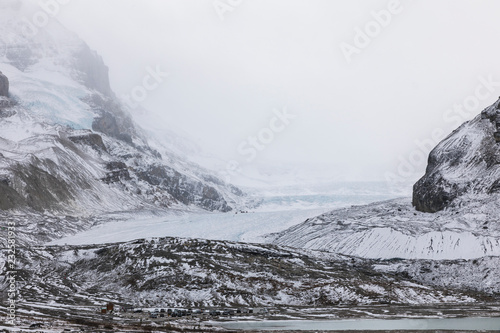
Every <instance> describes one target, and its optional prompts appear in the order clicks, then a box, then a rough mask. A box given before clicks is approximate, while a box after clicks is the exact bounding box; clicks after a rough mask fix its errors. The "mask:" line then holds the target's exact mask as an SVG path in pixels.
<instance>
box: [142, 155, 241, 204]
mask: <svg viewBox="0 0 500 333" xmlns="http://www.w3.org/2000/svg"><path fill="white" fill-rule="evenodd" d="M137 176H138V177H139V179H140V180H143V181H145V182H147V183H149V184H151V185H153V186H156V187H158V188H160V189H162V190H164V191H166V192H167V193H169V194H170V195H172V197H173V198H174V199H176V200H177V201H179V202H181V203H183V204H185V205H197V206H200V207H202V208H204V209H207V210H210V211H216V210H218V211H221V212H229V211H231V210H232V208H231V207H230V206H229V205H228V204H227V202H226V200H225V199H224V197H223V196H222V194H220V193H219V192H218V191H217V190H216V189H215V188H213V187H211V186H209V185H206V184H203V183H202V182H200V181H196V180H194V179H190V178H188V177H186V176H185V175H183V174H181V173H179V172H177V171H175V170H174V169H172V168H170V167H167V166H164V165H151V166H149V167H148V168H147V169H146V170H143V171H139V172H137Z"/></svg>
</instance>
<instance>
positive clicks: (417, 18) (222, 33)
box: [57, 0, 500, 182]
mask: <svg viewBox="0 0 500 333" xmlns="http://www.w3.org/2000/svg"><path fill="white" fill-rule="evenodd" d="M231 3H232V5H231V6H229V7H228V6H227V5H226V6H225V7H224V6H223V5H221V1H213V0H206V1H205V0H200V1H182V0H178V1H175V0H170V1H160V0H152V1H147V2H137V1H131V0H109V1H97V0H73V1H71V2H70V3H68V4H66V5H61V8H60V11H59V12H58V13H57V18H58V19H59V20H61V21H62V22H63V23H64V24H65V25H66V26H68V27H69V28H70V29H71V30H73V31H75V32H76V33H77V34H79V35H80V36H81V37H83V38H84V39H85V40H86V41H87V42H88V43H89V45H90V46H91V47H92V48H94V49H97V50H99V52H100V53H101V54H102V56H103V58H104V60H105V62H106V63H107V64H109V67H110V80H111V83H112V85H113V87H114V88H115V91H116V92H117V94H118V95H119V96H123V95H127V94H128V95H130V94H131V92H132V91H133V89H134V87H137V86H138V85H139V86H142V84H143V80H144V78H145V77H146V76H147V75H149V71H151V70H153V71H156V70H157V69H160V70H161V72H162V73H168V74H169V75H168V77H162V78H161V81H162V82H161V83H159V84H158V87H156V88H155V89H152V90H150V91H149V90H148V91H147V96H145V97H144V98H142V97H141V98H140V99H141V100H142V99H143V100H142V101H141V102H140V103H138V104H140V106H144V107H147V108H148V109H149V110H150V111H149V113H148V114H144V113H141V112H140V110H136V111H137V112H136V114H135V116H136V118H138V119H139V121H140V122H141V123H143V124H144V123H149V124H151V123H152V124H153V125H154V127H155V128H156V129H158V130H161V129H162V128H163V127H167V126H169V127H174V128H176V129H177V130H178V131H180V132H185V134H186V137H189V138H193V140H194V143H195V144H196V145H199V146H200V147H201V150H203V151H204V152H205V153H206V154H213V156H217V157H218V158H217V159H213V158H207V157H206V155H204V156H205V157H204V158H203V160H204V162H205V163H206V165H207V166H208V165H211V166H213V167H214V168H216V169H218V170H219V171H220V170H222V172H224V171H227V169H229V170H230V171H231V170H233V169H238V168H235V167H234V166H233V165H232V164H231V163H229V162H230V161H236V162H238V166H239V167H241V168H242V172H243V173H246V174H247V175H249V176H250V177H263V174H264V175H265V174H269V173H272V174H283V173H284V169H286V172H287V173H288V174H290V175H292V176H290V177H289V179H293V180H296V181H297V182H304V181H310V180H311V179H318V178H319V179H322V180H323V179H325V178H328V179H335V180H342V179H350V180H367V179H386V178H387V177H386V173H388V172H389V173H392V174H396V175H402V176H403V178H411V180H412V181H413V180H416V179H417V178H418V177H420V176H421V175H422V174H423V173H424V169H425V165H426V155H427V154H428V152H429V151H430V150H431V149H432V148H433V147H434V146H435V145H436V144H437V143H438V142H439V141H440V140H441V139H443V138H444V136H445V135H446V133H449V132H450V131H452V130H453V129H454V128H456V127H457V126H459V125H460V124H461V123H462V122H463V121H465V120H468V119H470V118H472V117H473V116H474V115H476V114H477V113H478V112H480V111H481V110H482V109H483V108H484V107H486V106H487V105H490V104H491V103H493V102H494V101H495V100H496V97H497V96H498V93H499V91H500V89H499V84H498V83H496V82H500V73H499V71H498V70H497V69H496V63H497V59H498V48H497V46H496V43H495V42H494V41H496V40H498V37H499V36H498V35H499V34H500V32H499V30H498V29H497V28H496V20H497V17H496V13H497V12H498V9H500V4H499V3H497V2H495V1H480V2H471V1H462V0H460V1H451V0H444V1H439V2H435V1H428V0H427V1H418V2H416V1H401V2H399V1H398V2H391V1H366V0H365V1H361V0H358V1H348V2H336V1H328V0H313V1H299V0H291V1H287V2H286V6H285V5H283V2H282V1H269V0H252V1H233V2H231ZM387 13H389V16H387ZM88 22H92V24H88ZM378 22H380V23H378ZM377 24H378V26H377ZM377 27H378V28H377ZM366 29H372V30H368V34H366V33H365V31H367V30H366ZM360 31H361V32H360ZM110 44H111V45H112V47H109V46H110ZM346 45H350V46H351V48H349V47H348V46H346ZM353 49H355V50H354V51H353ZM485 81H486V82H487V81H490V85H489V86H488V87H485V84H484V82H485ZM491 82H493V83H491ZM150 84H152V85H154V84H155V82H153V81H151V82H150ZM479 87H483V88H479ZM478 89H479V90H478ZM476 93H479V95H478V96H477V99H476V100H474V99H473V97H475V96H476ZM470 96H471V98H469V99H467V97H470ZM285 107H286V108H287V110H288V112H289V113H290V114H293V115H295V116H296V118H295V119H293V120H292V121H291V122H290V124H288V125H287V126H286V128H284V129H283V131H279V132H276V131H273V137H272V138H270V136H271V134H270V132H267V133H264V134H262V136H261V139H262V138H263V139H264V143H262V142H261V145H259V146H258V147H260V148H261V149H257V152H258V154H257V155H256V156H255V158H254V159H249V156H250V155H245V154H241V153H240V152H239V149H238V147H240V146H241V145H244V144H245V143H248V144H250V143H249V141H248V140H249V137H256V138H258V135H259V133H261V131H262V130H263V129H265V128H268V129H269V128H270V122H271V121H272V119H273V117H274V113H273V110H282V109H284V108H285ZM436 131H437V132H438V134H439V133H441V135H435V134H436V133H435V132H436ZM266 135H267V136H266ZM435 136H438V138H435ZM429 140H431V141H432V142H429ZM416 141H417V143H416ZM420 151H422V152H421V153H420ZM197 152H198V151H196V154H195V155H198V153H197ZM199 158H200V157H199V156H198V159H199ZM228 163H229V164H228ZM277 166H279V168H277ZM276 168H277V170H276ZM256 169H259V170H260V172H257V171H255V170H256ZM398 169H399V171H398ZM238 170H239V169H238ZM236 173H237V172H236ZM232 178H233V180H238V179H239V178H238V177H237V176H235V175H233V177H232Z"/></svg>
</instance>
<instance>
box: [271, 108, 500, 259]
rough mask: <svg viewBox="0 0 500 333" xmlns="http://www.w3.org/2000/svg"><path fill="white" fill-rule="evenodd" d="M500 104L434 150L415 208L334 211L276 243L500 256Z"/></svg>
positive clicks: (350, 250)
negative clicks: (499, 215)
mask: <svg viewBox="0 0 500 333" xmlns="http://www.w3.org/2000/svg"><path fill="white" fill-rule="evenodd" d="M499 105H500V101H497V102H495V103H494V104H493V105H492V106H490V107H488V108H486V109H485V110H484V111H483V112H482V113H481V114H480V115H478V116H477V117H475V118H474V119H473V120H471V121H470V122H467V123H465V124H463V125H462V126H461V127H460V128H458V129H457V130H455V131H454V132H453V133H452V134H451V135H449V136H448V137H447V138H446V139H444V140H443V141H442V142H441V143H439V144H438V146H437V147H436V148H435V149H434V150H433V151H432V152H431V154H430V156H429V165H428V167H427V171H426V174H425V176H424V177H423V178H422V179H420V180H419V181H418V182H417V183H416V184H415V186H414V192H413V205H412V203H411V200H410V199H406V198H405V199H397V200H392V201H387V202H380V203H374V204H369V205H365V206H356V207H352V208H348V209H341V210H335V211H332V212H329V213H326V214H323V215H320V216H318V217H315V218H311V219H308V220H307V221H305V222H303V223H302V224H300V225H297V226H294V227H292V228H290V229H288V230H285V231H283V232H280V233H277V234H273V235H270V236H269V238H268V239H269V241H271V242H274V243H276V244H280V245H286V246H292V247H300V248H309V249H317V250H325V251H331V252H335V253H342V254H347V255H353V256H359V257H364V258H405V259H450V260H451V259H474V258H482V257H485V256H500V224H498V223H497V222H498V221H497V220H498V219H497V215H498V212H499V211H500V209H499V207H500V196H499V195H498V188H499V186H498V183H499V179H500V167H499V165H500V164H499V161H500V149H499V146H498V143H497V140H498V141H500V136H499V134H498V133H499V132H497V131H498V128H497V124H498V126H499V127H500V116H498V114H499V113H500V110H499ZM497 116H498V117H499V118H497ZM497 119H498V120H497ZM497 121H498V123H497Z"/></svg>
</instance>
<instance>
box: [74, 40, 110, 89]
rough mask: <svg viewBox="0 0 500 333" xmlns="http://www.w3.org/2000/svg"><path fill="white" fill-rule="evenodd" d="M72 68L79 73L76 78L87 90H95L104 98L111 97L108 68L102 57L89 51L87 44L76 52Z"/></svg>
mask: <svg viewBox="0 0 500 333" xmlns="http://www.w3.org/2000/svg"><path fill="white" fill-rule="evenodd" d="M74 67H75V68H76V69H77V70H78V71H79V74H78V78H77V79H79V80H80V81H81V82H82V83H83V84H84V85H85V86H86V87H87V88H90V89H92V90H96V91H98V92H100V93H101V94H103V95H105V96H109V97H112V96H113V95H114V94H113V91H112V90H111V86H110V83H109V74H108V73H109V68H108V66H106V65H105V64H104V61H103V60H102V57H101V56H99V55H98V54H97V52H95V51H93V50H91V49H90V48H89V47H88V45H87V44H83V45H82V47H81V48H80V49H79V50H78V51H77V52H76V63H75V64H74Z"/></svg>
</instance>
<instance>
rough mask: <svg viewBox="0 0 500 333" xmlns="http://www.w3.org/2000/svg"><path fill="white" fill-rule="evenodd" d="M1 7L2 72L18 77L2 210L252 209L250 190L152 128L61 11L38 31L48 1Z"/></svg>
mask: <svg viewBox="0 0 500 333" xmlns="http://www.w3.org/2000/svg"><path fill="white" fill-rule="evenodd" d="M0 7H1V10H0V50H1V51H3V52H0V70H1V71H2V72H3V75H2V78H4V77H5V78H6V79H8V81H9V90H8V93H7V94H6V95H8V97H0V98H2V100H0V198H1V199H0V209H2V210H19V209H30V210H34V211H38V212H64V213H65V214H67V213H71V214H72V215H90V214H96V213H102V212H107V211H120V210H130V209H139V208H155V207H156V208H168V207H172V206H179V207H182V206H184V207H186V208H187V207H188V206H191V207H192V208H194V209H200V208H201V209H205V210H209V211H222V212H226V211H230V210H232V209H233V208H234V207H240V206H243V205H245V203H246V200H247V199H246V198H245V195H244V193H243V192H242V191H240V190H239V189H237V188H235V187H234V186H232V185H229V184H226V183H225V182H223V181H222V180H220V179H218V178H216V177H214V176H212V175H211V174H210V172H208V171H206V170H204V169H202V168H201V167H199V166H197V165H195V164H193V163H188V162H186V161H183V160H182V156H179V155H178V154H172V155H170V154H169V151H168V149H163V148H164V147H163V146H162V144H161V140H157V139H154V138H149V137H147V135H145V134H144V133H143V131H142V130H141V129H140V128H139V127H138V126H137V125H136V124H135V123H134V121H133V120H132V118H131V117H130V115H129V113H128V111H127V108H126V107H125V106H124V105H123V104H122V103H120V101H119V100H117V99H116V97H115V96H114V94H113V92H112V90H111V87H110V86H109V78H108V69H107V67H106V65H105V64H104V63H103V61H102V59H101V58H100V57H99V56H98V55H97V54H96V53H95V52H94V51H92V50H90V49H89V47H88V46H87V45H86V44H85V43H84V42H83V41H82V40H80V39H79V38H78V37H77V36H76V35H74V34H73V33H71V32H69V31H67V30H66V29H65V28H64V27H63V26H61V25H60V24H59V23H58V22H57V20H55V19H54V18H52V17H51V19H50V21H49V22H48V24H47V25H45V26H43V27H40V28H39V29H38V28H37V29H36V30H33V29H31V30H30V29H29V28H30V27H31V26H30V23H29V19H30V18H32V17H34V16H33V15H34V13H36V12H37V11H40V10H41V9H40V7H39V6H38V4H35V3H33V2H29V1H14V0H1V1H0ZM150 142H151V143H153V146H154V147H155V149H153V148H151V144H150ZM158 150H160V151H161V152H159V151H158Z"/></svg>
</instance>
